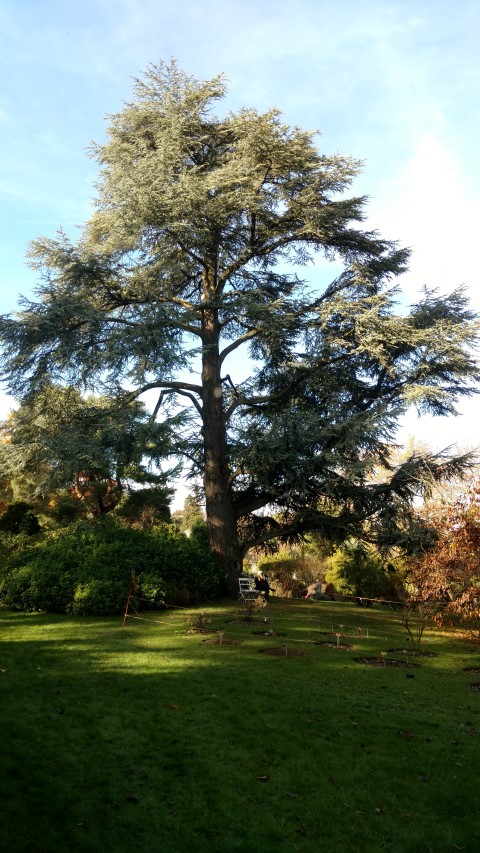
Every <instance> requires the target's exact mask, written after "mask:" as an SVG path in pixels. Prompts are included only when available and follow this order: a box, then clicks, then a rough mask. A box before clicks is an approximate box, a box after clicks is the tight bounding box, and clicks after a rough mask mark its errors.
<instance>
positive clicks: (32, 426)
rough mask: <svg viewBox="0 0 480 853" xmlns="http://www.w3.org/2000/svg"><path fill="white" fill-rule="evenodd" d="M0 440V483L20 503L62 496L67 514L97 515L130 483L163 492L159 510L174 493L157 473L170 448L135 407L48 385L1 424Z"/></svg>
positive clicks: (138, 405) (136, 403)
mask: <svg viewBox="0 0 480 853" xmlns="http://www.w3.org/2000/svg"><path fill="white" fill-rule="evenodd" d="M0 437H1V439H2V441H1V443H0V477H3V478H4V479H5V481H6V482H9V483H10V484H11V487H12V490H13V492H14V494H15V496H16V497H17V498H23V499H26V500H32V501H38V500H39V499H45V498H47V497H49V498H52V496H53V495H55V493H56V495H57V497H58V496H59V495H63V494H64V493H65V492H66V493H67V494H68V496H69V500H67V502H66V503H65V500H64V499H63V503H62V501H61V503H62V505H63V504H64V505H65V512H66V511H67V509H69V510H70V511H72V509H73V506H74V504H75V503H77V504H80V503H81V504H82V505H83V506H84V510H85V511H88V512H90V513H93V514H99V515H101V514H104V513H106V512H109V511H110V510H112V509H114V508H115V507H116V505H117V503H118V501H119V500H120V497H121V496H122V494H123V493H124V492H125V490H127V491H128V489H129V487H130V486H132V485H133V484H141V485H148V486H150V487H152V486H155V487H157V488H158V487H160V494H161V498H162V501H163V504H166V503H167V502H168V498H169V496H170V494H171V493H170V492H169V490H168V489H166V488H165V480H166V475H165V474H162V473H160V472H159V470H158V463H159V462H160V460H161V459H163V457H164V455H165V452H166V449H167V448H168V447H169V445H168V443H167V436H166V430H165V427H164V426H163V425H158V424H153V423H151V422H150V417H149V415H148V413H147V412H146V410H145V407H144V405H143V403H142V402H140V401H130V402H129V404H128V405H119V403H118V401H115V400H112V399H111V398H109V397H93V396H88V397H83V396H82V394H81V393H80V391H79V390H78V389H76V388H63V387H58V386H54V385H52V384H51V383H49V382H46V383H45V384H44V385H43V386H42V388H41V389H39V391H38V392H37V394H35V395H34V396H33V397H32V398H30V399H26V400H25V401H24V402H23V403H22V404H21V405H20V406H19V407H18V409H17V410H15V411H13V412H11V413H10V415H9V417H8V418H7V419H6V421H4V422H3V423H1V424H0ZM53 503H54V504H55V506H56V505H57V503H58V501H56V500H54V501H53ZM77 509H78V511H79V509H80V507H79V506H78V507H77Z"/></svg>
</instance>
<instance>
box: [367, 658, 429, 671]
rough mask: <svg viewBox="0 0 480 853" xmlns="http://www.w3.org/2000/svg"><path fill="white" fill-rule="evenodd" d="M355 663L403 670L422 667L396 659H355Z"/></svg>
mask: <svg viewBox="0 0 480 853" xmlns="http://www.w3.org/2000/svg"><path fill="white" fill-rule="evenodd" d="M354 661H355V663H361V664H366V665H367V666H385V667H387V666H389V667H398V668H403V669H411V668H413V667H417V666H419V665H420V664H418V663H412V662H411V661H408V660H395V659H394V658H354Z"/></svg>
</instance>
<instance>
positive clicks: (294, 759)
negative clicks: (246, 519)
mask: <svg viewBox="0 0 480 853" xmlns="http://www.w3.org/2000/svg"><path fill="white" fill-rule="evenodd" d="M194 612H195V611H188V612H186V611H169V612H167V613H165V612H161V613H159V614H156V615H155V616H152V617H151V618H152V619H155V621H139V620H128V621H127V625H126V628H125V630H122V627H121V619H110V618H109V619H93V618H92V619H88V618H82V619H80V618H74V617H61V616H52V615H47V614H19V613H10V612H8V611H1V610H0V670H1V672H0V723H1V728H0V731H1V734H2V748H1V755H2V758H1V763H2V765H3V766H2V771H1V774H0V821H1V826H0V839H1V842H0V843H1V846H2V849H3V850H4V851H5V853H23V851H25V853H27V851H28V853H35V851H42V853H50V851H58V853H71V851H79V852H80V851H82V853H86V851H92V853H93V852H94V851H95V853H96V851H106V852H108V853H110V851H112V853H123V851H125V853H126V851H129V853H132V851H133V853H147V851H148V853H150V851H152V853H156V851H162V853H183V851H185V853H186V851H192V853H207V851H208V853H230V851H239V853H257V851H258V853H294V851H302V853H307V851H308V853H316V851H321V853H343V851H360V853H363V851H365V853H375V851H380V850H385V851H389V853H405V851H408V853H409V851H419V853H420V851H422V853H423V851H425V853H428V851H435V853H444V851H452V853H454V851H456V850H462V849H464V850H467V851H471V853H475V851H478V850H479V849H480V821H479V796H478V778H479V769H480V761H479V759H480V749H479V738H480V734H479V730H480V692H479V691H477V690H475V689H473V688H472V687H470V686H469V685H471V684H472V683H475V682H478V681H480V675H478V674H475V673H471V672H470V673H469V672H466V668H467V667H469V668H480V650H479V648H478V647H475V646H473V645H471V644H469V643H467V642H465V641H462V640H461V638H458V637H455V636H453V635H449V634H448V633H440V632H435V631H430V632H427V633H426V638H427V640H428V643H427V644H426V645H425V646H424V648H425V649H426V650H428V651H429V652H431V653H432V656H431V657H424V658H423V657H422V658H420V659H413V658H412V657H411V656H410V657H409V658H408V660H409V661H410V662H412V663H418V664H419V665H418V666H417V667H416V668H413V667H412V668H405V667H390V666H388V665H385V666H375V667H374V666H370V665H368V664H366V663H364V664H359V663H357V662H356V661H355V658H358V657H361V658H368V657H377V658H380V660H381V661H382V662H384V663H385V662H386V660H387V659H388V658H395V659H397V660H400V661H402V662H403V663H406V662H407V656H406V655H404V654H402V653H401V650H402V649H403V648H405V645H406V643H407V640H406V634H405V632H404V631H403V629H402V627H401V625H400V624H399V618H398V615H397V614H395V613H394V612H391V611H385V610H381V609H378V610H377V609H375V610H371V611H370V610H363V609H359V608H356V607H354V606H353V605H348V604H340V603H326V602H319V603H309V602H303V601H301V602H292V601H285V600H283V601H282V600H278V599H274V600H273V601H272V603H271V604H270V606H269V608H268V619H269V621H268V623H264V622H263V621H258V622H257V623H256V624H254V625H247V624H238V620H237V618H236V610H235V605H233V604H231V603H222V604H217V605H215V606H212V607H210V608H207V612H208V615H209V616H210V618H211V620H212V621H211V628H212V630H213V631H217V632H220V631H222V632H223V643H222V645H218V644H217V645H214V644H212V643H209V642H206V640H208V639H209V637H210V638H211V639H212V638H216V637H218V636H219V635H218V634H215V633H214V634H212V635H207V636H201V635H198V634H190V633H189V632H188V616H189V615H190V616H191V615H192V613H194ZM340 626H342V627H340ZM332 628H333V631H332ZM264 629H267V630H269V631H271V632H272V633H274V634H276V635H277V636H272V637H262V636H260V635H259V634H258V633H253V632H254V631H256V632H258V631H262V630H264ZM359 629H360V630H359ZM367 633H368V636H367ZM336 634H340V635H341V636H340V637H339V638H337V637H336ZM280 635H281V636H280ZM228 640H237V641H239V642H238V643H237V644H234V643H229V642H228ZM327 642H329V643H330V645H318V643H327ZM337 642H339V643H341V645H348V646H350V648H334V647H333V646H334V645H335V644H336V643H337ZM273 647H275V648H281V649H282V653H281V656H274V655H269V654H261V653H260V651H261V650H265V649H271V648H273ZM285 647H286V648H285ZM392 648H393V649H399V650H400V651H397V652H395V653H392V652H389V651H388V650H389V649H392ZM285 651H286V654H285V653H284V652H285ZM293 652H297V654H293ZM299 652H302V653H303V654H302V655H300V654H298V653H299ZM382 652H384V653H385V652H386V653H387V654H386V655H383V656H382V654H381V653H382ZM433 654H435V655H436V656H433Z"/></svg>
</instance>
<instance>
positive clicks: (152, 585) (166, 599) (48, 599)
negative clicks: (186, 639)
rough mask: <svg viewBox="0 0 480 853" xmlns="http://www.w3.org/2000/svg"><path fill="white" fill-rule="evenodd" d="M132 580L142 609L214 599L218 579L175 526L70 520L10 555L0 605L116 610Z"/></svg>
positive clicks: (207, 558) (0, 582)
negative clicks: (143, 526)
mask: <svg viewBox="0 0 480 853" xmlns="http://www.w3.org/2000/svg"><path fill="white" fill-rule="evenodd" d="M132 578H135V580H136V583H137V591H136V594H137V595H138V599H139V601H140V602H142V600H143V599H144V600H145V601H144V603H145V604H149V605H159V604H162V603H166V604H171V605H184V604H191V603H192V604H193V603H197V602H199V601H202V600H208V599H212V598H215V597H216V596H218V595H219V593H220V592H221V591H222V583H223V582H224V575H223V572H222V571H221V570H220V568H219V566H218V565H217V563H216V562H215V561H214V559H213V557H212V555H211V554H210V553H209V552H208V551H206V550H205V549H201V548H200V547H199V546H198V544H196V543H195V542H190V541H189V540H188V539H187V538H186V537H185V536H184V535H183V534H181V533H178V532H177V531H176V530H175V529H174V528H172V527H169V526H165V527H163V528H154V529H152V530H148V531H147V530H139V529H134V528H129V527H126V526H123V525H122V524H119V523H115V521H113V520H110V519H104V520H102V521H97V522H93V523H90V522H85V521H81V522H77V523H75V524H74V525H72V526H71V527H69V528H67V529H66V530H60V531H56V532H55V533H53V534H50V535H49V536H48V537H47V538H45V539H44V540H43V541H41V542H37V543H36V544H35V545H33V546H32V545H30V546H26V547H24V548H23V549H22V550H20V551H17V552H16V553H12V554H11V556H10V557H9V558H8V559H7V561H6V566H5V568H4V570H3V572H2V576H1V577H0V601H2V602H3V603H4V604H5V605H7V606H8V607H12V608H14V609H18V610H46V611H50V612H57V613H67V612H72V613H82V614H91V615H108V614H111V613H120V612H122V609H123V607H124V605H125V602H126V598H127V594H128V590H129V587H130V585H131V582H132Z"/></svg>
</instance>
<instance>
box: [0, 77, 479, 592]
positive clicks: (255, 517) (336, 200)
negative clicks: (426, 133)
mask: <svg viewBox="0 0 480 853" xmlns="http://www.w3.org/2000/svg"><path fill="white" fill-rule="evenodd" d="M224 95H225V84H224V81H223V79H222V77H216V78H214V79H212V80H209V81H206V82H201V81H197V80H195V79H193V78H191V77H190V76H188V75H186V74H185V73H183V72H182V71H181V70H179V69H178V67H177V66H176V65H175V63H171V64H169V65H163V64H160V65H158V66H153V67H150V68H149V69H148V70H147V72H146V73H145V75H144V76H143V78H142V79H140V80H137V81H136V83H135V89H134V96H133V100H132V102H131V103H128V104H126V105H125V107H124V109H122V111H121V112H119V113H118V114H117V115H114V116H113V117H111V121H110V126H109V130H108V138H107V141H106V143H105V144H104V145H99V146H95V147H93V149H92V154H93V156H94V157H95V158H96V159H97V161H98V163H99V164H100V167H101V171H100V178H99V183H98V199H97V201H96V209H95V212H94V213H93V215H92V217H91V219H90V221H89V222H88V223H87V224H86V226H85V228H84V231H83V235H82V236H81V238H80V239H79V240H78V242H76V243H72V242H71V241H70V240H69V239H67V237H66V236H65V235H64V234H62V233H60V234H59V236H58V238H57V239H53V240H52V239H39V240H37V241H36V242H34V243H33V245H32V247H31V249H30V259H31V262H32V265H33V266H34V268H36V269H37V270H38V271H39V272H40V273H41V276H42V278H43V280H42V282H41V284H40V286H39V288H38V298H37V300H36V301H30V302H29V301H27V300H24V301H23V306H22V310H21V312H20V313H19V314H18V316H16V317H13V318H10V317H5V318H3V320H2V321H1V326H0V334H1V340H2V342H3V376H4V378H5V379H6V380H7V381H8V383H9V386H10V389H11V391H12V392H13V393H14V394H16V395H19V396H21V395H29V394H35V393H37V392H38V389H39V388H41V386H42V384H43V383H44V382H45V380H46V378H50V380H51V381H53V382H58V381H61V382H64V383H67V384H74V383H77V382H78V383H83V384H84V385H85V386H87V387H92V388H94V389H95V390H96V392H97V393H98V392H99V390H100V389H101V387H102V386H104V387H106V388H107V389H108V393H109V394H112V393H116V394H119V395H123V396H124V395H125V389H126V388H128V389H129V390H130V391H131V399H132V400H133V399H138V398H140V397H141V396H142V395H143V394H145V392H147V391H151V390H152V389H156V390H157V392H158V399H157V402H156V405H155V407H154V410H153V418H155V419H157V418H158V419H161V420H162V421H163V422H165V423H167V422H168V420H169V418H171V417H172V415H173V414H174V413H178V411H179V407H180V406H183V407H184V412H185V416H184V419H183V421H182V425H181V427H178V428H177V430H176V450H177V452H178V454H179V455H183V457H184V458H185V459H186V460H188V464H189V466H190V469H191V473H192V474H194V475H195V474H197V475H200V476H201V477H202V478H203V486H204V495H205V507H206V520H207V524H208V529H209V538H210V546H211V548H212V550H213V551H214V553H216V554H217V556H218V558H219V559H220V560H221V562H222V563H223V565H224V566H225V567H226V568H227V569H228V571H229V572H230V576H231V578H232V579H233V578H234V577H235V576H236V573H237V571H238V569H239V567H240V565H241V556H242V553H244V552H245V551H246V550H248V548H249V547H252V546H253V545H255V544H259V543H265V542H268V541H269V540H272V539H275V538H279V539H280V540H284V541H288V540H292V539H295V537H298V536H301V535H302V533H303V531H305V530H309V529H312V530H317V531H319V532H320V533H321V535H322V536H323V535H324V536H326V537H330V538H334V539H341V538H344V537H345V536H348V535H358V534H359V531H360V532H361V530H362V528H363V527H364V525H365V524H366V523H368V527H369V531H370V535H372V536H373V535H379V536H383V539H384V540H385V541H386V540H387V539H389V538H391V539H393V540H395V538H396V531H397V528H398V525H397V520H398V519H399V518H400V519H401V520H402V519H404V513H405V508H406V507H407V506H408V504H409V502H410V500H411V497H412V494H413V493H414V492H415V491H418V490H422V488H423V487H424V484H425V483H427V482H428V481H429V480H430V481H431V478H432V477H433V478H435V477H438V476H440V475H445V474H448V473H449V472H450V471H452V470H453V469H455V470H459V469H460V468H461V467H462V465H463V464H464V463H465V460H457V461H452V462H449V461H448V460H446V459H445V458H443V457H442V458H440V459H436V458H435V457H433V456H431V455H430V457H423V456H421V455H415V454H413V455H412V456H411V457H410V458H409V459H408V460H406V461H405V462H404V463H402V464H401V465H399V466H397V467H396V468H395V469H393V470H392V469H389V470H388V473H387V475H386V476H385V478H384V479H383V480H382V481H381V482H374V481H372V478H371V474H372V470H374V469H375V468H376V467H378V466H379V465H380V464H382V463H385V462H386V461H387V460H388V450H389V448H390V446H391V443H392V440H393V437H394V435H395V428H396V425H397V423H398V419H399V417H400V416H401V415H402V414H403V413H404V412H405V411H406V409H407V408H408V407H409V406H410V405H412V404H413V405H416V406H417V408H418V410H419V411H420V412H431V413H434V414H441V415H444V414H449V413H453V412H454V411H455V405H456V402H457V401H458V399H459V397H460V396H461V395H463V394H468V393H470V390H471V389H470V384H471V382H472V381H473V380H476V379H477V378H478V369H477V367H476V364H475V361H474V359H473V356H472V354H471V353H472V344H473V342H474V340H475V339H476V335H477V324H476V322H475V321H474V317H473V315H472V313H471V311H470V310H469V308H468V304H467V301H466V298H465V295H464V293H463V292H462V291H461V290H458V291H456V292H454V293H453V294H452V295H449V296H446V297H440V296H439V295H438V293H437V292H436V291H426V292H425V293H424V295H423V297H422V299H421V300H420V301H419V303H418V304H417V305H414V306H413V307H412V308H411V309H410V311H409V312H408V313H404V312H399V311H397V309H396V299H397V291H396V287H395V278H396V277H397V276H398V275H399V274H400V273H402V272H404V271H405V269H406V267H407V262H408V251H406V250H405V249H401V248H399V247H398V246H397V245H396V244H394V243H392V242H389V241H386V240H383V239H381V238H380V237H379V236H378V235H377V234H376V233H374V232H370V231H367V230H365V229H364V228H362V226H361V222H362V220H363V219H364V216H365V198H363V197H356V196H348V195H347V194H346V193H347V191H348V190H349V187H350V186H351V184H352V181H353V180H354V178H355V176H356V175H357V173H358V171H359V169H360V165H361V164H360V163H359V162H357V161H355V160H353V159H351V158H350V157H343V156H339V155H334V156H328V155H326V154H324V153H322V152H321V151H320V150H319V149H318V148H317V145H316V139H315V134H314V133H311V132H306V131H304V130H301V129H299V128H298V127H289V126H288V125H286V124H284V123H283V121H282V119H281V115H280V113H279V111H278V110H276V109H272V110H269V111H268V112H265V113H258V112H256V111H255V110H254V109H241V110H239V111H238V112H236V113H229V114H228V115H227V116H226V117H220V116H218V115H216V114H215V113H214V111H213V108H214V106H215V104H216V103H217V102H218V101H219V100H220V99H222V98H223V97H224ZM320 259H323V260H322V263H321V265H320V271H321V272H322V274H323V271H324V264H323V261H324V259H327V260H333V259H335V261H336V262H337V263H338V264H341V267H342V271H341V272H340V273H339V274H338V275H337V276H336V277H335V278H334V279H333V280H331V281H330V282H329V283H324V284H321V285H320V284H319V278H318V273H317V275H316V276H311V282H310V283H309V276H308V275H307V274H306V272H305V268H306V267H307V266H308V265H309V264H312V263H313V262H314V261H317V260H320ZM246 354H247V355H248V357H246ZM246 373H248V375H246ZM387 468H388V465H387ZM259 511H261V512H260V513H259ZM403 523H404V522H403V521H402V524H403Z"/></svg>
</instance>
